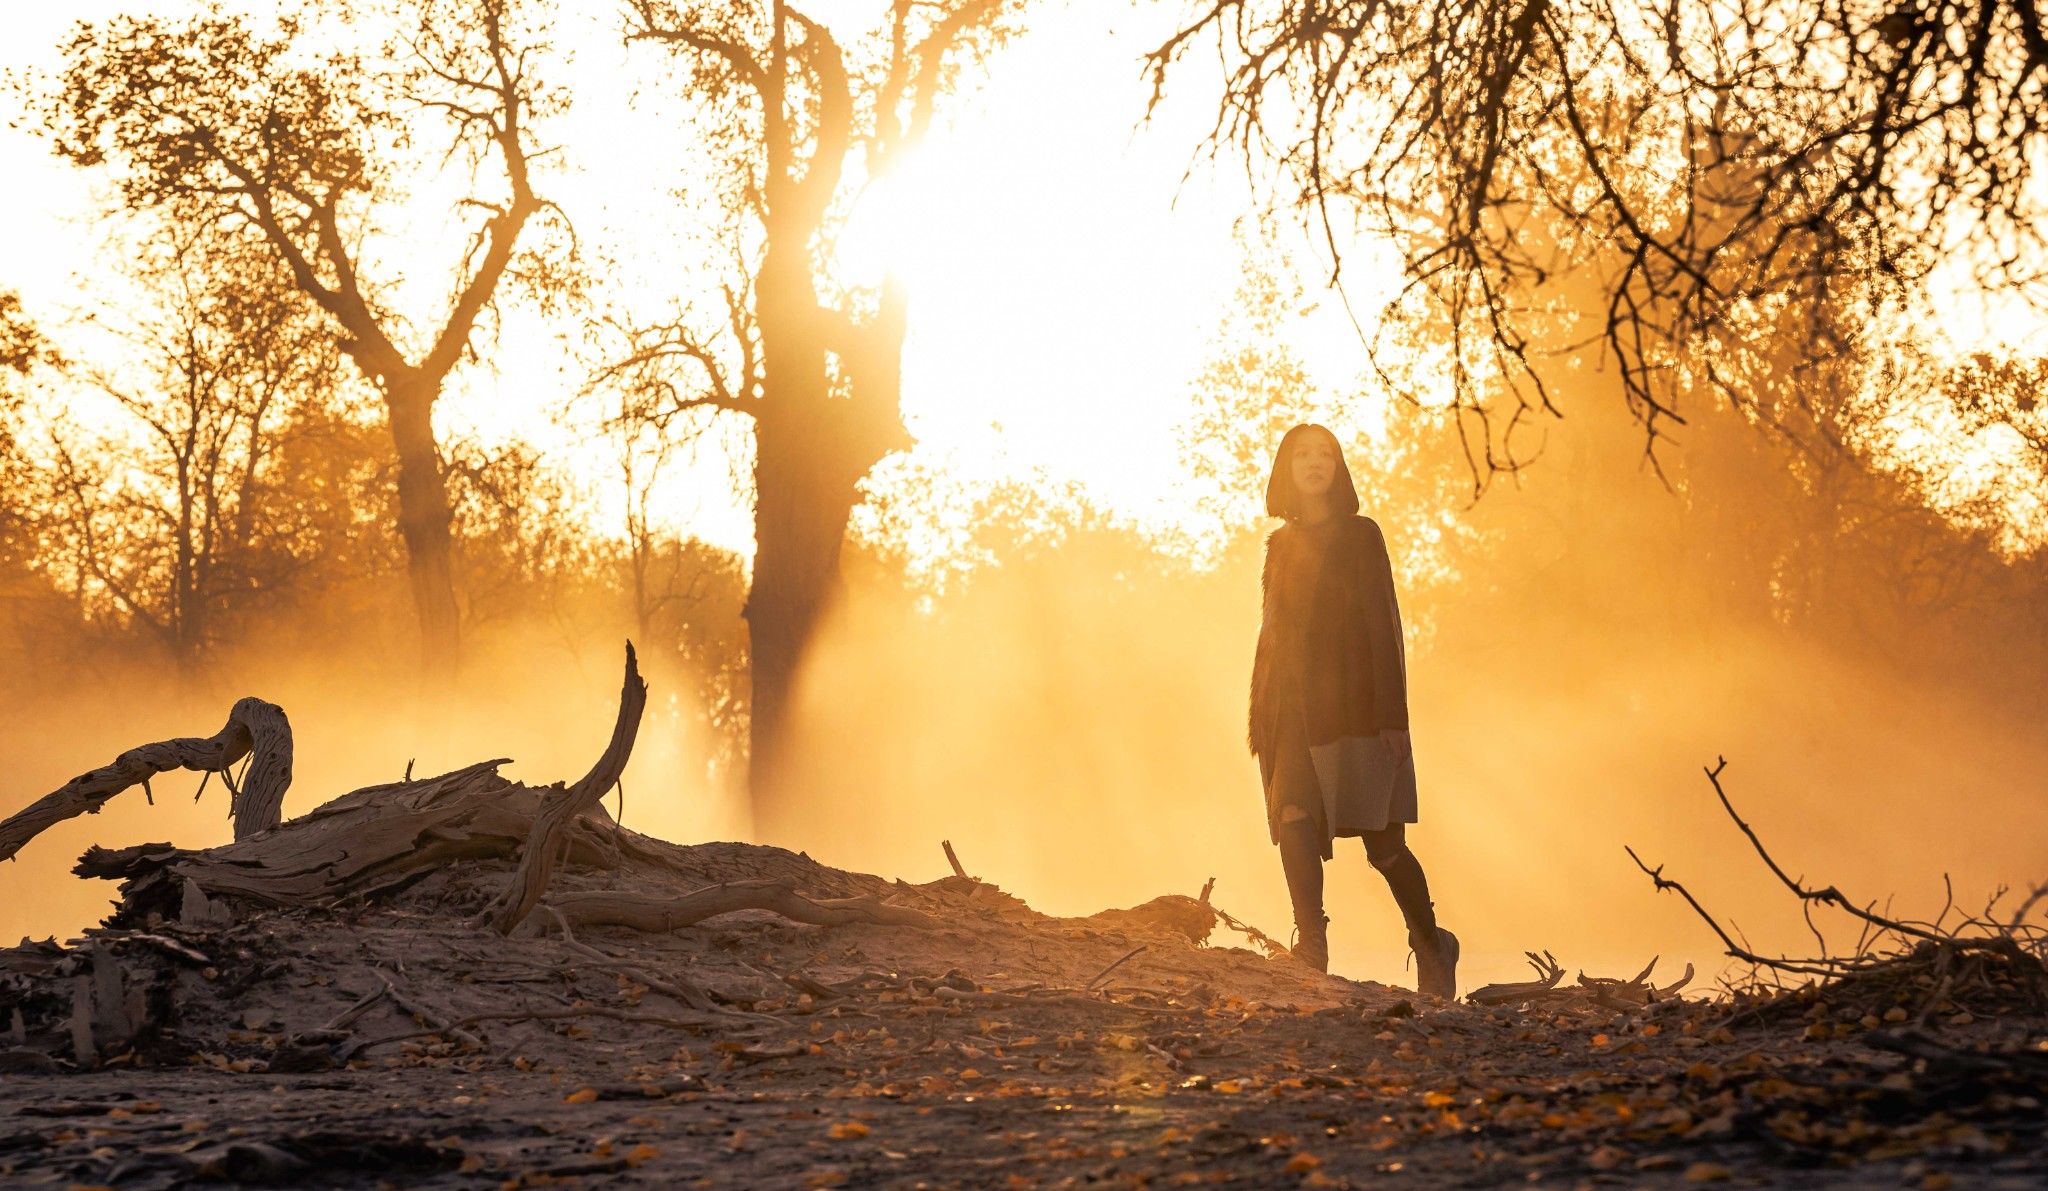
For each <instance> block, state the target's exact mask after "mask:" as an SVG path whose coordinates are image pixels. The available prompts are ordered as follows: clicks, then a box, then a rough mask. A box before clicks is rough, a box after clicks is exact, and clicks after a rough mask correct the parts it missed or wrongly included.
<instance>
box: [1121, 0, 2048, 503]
mask: <svg viewBox="0 0 2048 1191" xmlns="http://www.w3.org/2000/svg"><path fill="white" fill-rule="evenodd" d="M1184 11H1186V12H1187V14H1188V15H1187V17H1186V19H1185V20H1184V21H1183V22H1182V23H1181V24H1180V25H1179V27H1178V28H1177V29H1176V30H1175V32H1174V33H1173V34H1172V36H1171V37H1169V38H1168V39H1167V40H1166V41H1165V42H1164V43H1163V44H1161V45H1160V46H1159V47H1158V48H1157V50H1156V51H1155V52H1154V53H1153V54H1152V55H1150V59H1149V61H1150V69H1151V72H1152V76H1153V79H1154V83H1155V87H1156V88H1158V89H1159V90H1157V91H1155V103H1156V102H1157V98H1156V96H1157V95H1158V94H1160V93H1161V92H1162V91H1163V88H1164V86H1165V84H1166V82H1167V80H1168V78H1169V76H1170V75H1172V74H1173V73H1174V72H1175V71H1176V70H1193V69H1199V68H1200V67H1198V66H1197V65H1196V64H1195V62H1190V61H1188V59H1189V58H1190V54H1191V52H1193V51H1195V50H1196V49H1197V47H1199V46H1204V45H1209V44H1213V45H1214V47H1215V49H1216V50H1217V51H1218V53H1219V55H1220V59H1221V65H1222V69H1223V74H1224V83H1225V88H1224V96H1223V100H1222V103H1221V106H1220V108H1219V109H1218V113H1217V118H1216V121H1215V124H1214V128H1213V132H1212V134H1211V137H1212V140H1211V143H1212V144H1213V145H1215V146H1234V147H1235V148H1236V149H1237V150H1238V151H1241V152H1242V153H1243V154H1244V155H1245V156H1246V157H1247V159H1248V160H1256V161H1259V162H1267V161H1270V162H1273V163H1276V164H1277V165H1278V167H1279V175H1278V176H1279V178H1280V181H1279V182H1278V183H1277V184H1276V190H1275V194H1276V196H1277V197H1278V198H1279V199H1281V200H1283V201H1284V202H1289V203H1293V202H1298V203H1299V204H1301V205H1302V207H1303V208H1304V209H1305V210H1306V211H1308V212H1309V213H1310V214H1311V215H1312V217H1313V218H1314V219H1315V220H1316V221H1317V225H1318V226H1319V227H1320V228H1321V230H1322V231H1323V233H1324V235H1325V237H1326V239H1327V244H1328V247H1329V249H1330V251H1331V252H1332V253H1333V254H1334V256H1335V257H1336V259H1337V260H1338V261H1339V262H1340V263H1341V261H1342V259H1343V255H1344V251H1345V249H1346V248H1348V247H1350V246H1351V244H1352V243H1354V241H1353V239H1352V237H1353V236H1354V235H1356V236H1360V237H1363V238H1367V239H1377V238H1384V240H1385V241H1386V242H1388V243H1390V244H1392V245H1393V247H1394V250H1395V251H1396V252H1397V253H1398V256H1399V260H1400V263H1401V265H1402V267H1403V269H1404V271H1405V274H1406V278H1407V287H1406V289H1404V290H1403V291H1402V294H1401V296H1400V298H1398V299H1396V303H1397V305H1399V306H1401V307H1403V308H1404V309H1406V310H1408V311H1409V312H1410V313H1415V312H1417V311H1419V312H1421V313H1423V314H1425V315H1426V316H1427V317H1428V318H1430V319H1432V320H1435V321H1436V322H1438V323H1439V324H1440V325H1441V326H1442V327H1443V328H1444V334H1445V335H1446V337H1447V338H1448V339H1449V341H1450V343H1451V352H1450V355H1449V357H1448V361H1447V363H1448V368H1447V372H1448V375H1449V378H1450V381H1451V385H1452V387H1453V389H1454V390H1455V396H1456V399H1457V401H1458V404H1459V405H1460V407H1461V408H1462V409H1464V410H1465V411H1467V412H1468V413H1469V414H1471V415H1473V418H1474V420H1475V421H1476V423H1477V426H1478V428H1479V429H1481V430H1483V432H1484V433H1485V434H1486V439H1485V449H1484V451H1483V452H1475V462H1476V467H1477V469H1479V470H1481V471H1486V470H1491V469H1500V468H1512V467H1514V466H1516V465H1517V464H1518V462H1519V461H1520V460H1521V459H1522V458H1523V455H1522V454H1521V452H1519V451H1518V450H1517V449H1516V448H1515V446H1514V445H1513V444H1512V443H1509V442H1507V441H1506V436H1507V435H1508V434H1510V433H1511V432H1512V430H1513V428H1514V427H1515V425H1516V424H1517V423H1518V422H1519V421H1520V420H1521V419H1522V417H1523V416H1524V415H1526V414H1529V413H1532V412H1537V411H1544V412H1550V413H1555V412H1557V407H1556V405H1555V403H1554V398H1555V396H1556V394H1557V390H1558V386H1559V385H1560V384H1561V383H1571V384H1574V385H1576V383H1577V382H1576V381H1575V380H1574V381H1571V382H1562V381H1560V379H1559V376H1560V373H1559V372H1550V373H1548V374H1546V370H1545V369H1544V368H1543V367H1542V366H1541V360H1542V358H1543V357H1544V356H1545V355H1546V354H1548V353H1550V352H1552V351H1555V350H1558V349H1570V348H1572V347H1573V346H1575V345H1576V344H1578V343H1579V342H1580V341H1585V340H1590V341H1596V342H1599V341H1604V345H1605V349H1606V351H1607V353H1608V354H1609V355H1611V357H1612V358H1613V360H1614V361H1615V362H1616V363H1617V364H1618V370H1619V381H1620V385H1621V390H1622V393H1623V395H1624V396H1625V398H1626V399H1627V401H1628V403H1629V406H1630V408H1631V409H1632V410H1633V412H1634V413H1635V414H1636V415H1637V416H1638V417H1639V418H1640V419H1641V420H1642V421H1643V423H1644V424H1645V425H1646V426H1647V428H1648V431H1649V433H1650V436H1651V444H1652V445H1653V446H1654V444H1655V442H1656V436H1657V435H1658V434H1659V433H1661V432H1662V431H1663V430H1665V429H1666V428H1667V424H1668V423H1669V422H1673V421H1683V418H1681V417H1680V416H1679V409H1678V402H1679V399H1680V397H1681V396H1682V395H1683V394H1685V393H1687V392H1688V391H1691V390H1695V389H1698V388H1703V387H1704V388H1710V389H1714V390H1717V391H1718V392H1719V393H1720V394H1721V395H1722V396H1724V397H1726V398H1727V399H1729V400H1732V401H1734V402H1736V403H1738V404H1742V403H1745V402H1749V401H1752V400H1754V399H1755V398H1756V397H1757V394H1758V391H1759V390H1762V389H1766V388H1768V387H1769V386H1771V385H1773V384H1782V383H1786V382H1787V380H1788V378H1786V377H1784V376H1783V375H1782V373H1781V372H1778V371H1774V367H1773V364H1772V362H1771V361H1769V360H1764V359H1759V358H1757V357H1758V355H1759V345H1769V344H1770V343H1771V341H1772V340H1773V339H1774V338H1777V337H1782V336H1784V335H1785V334H1786V333H1787V332H1788V331H1792V332H1793V334H1794V340H1795V346H1796V347H1797V349H1798V351H1799V352H1800V353H1801V354H1804V355H1808V356H1813V355H1827V354H1831V353H1835V352H1838V351H1840V350H1842V348H1843V345H1842V344H1841V343H1840V342H1839V340H1838V336H1839V334H1840V332H1841V331H1842V330H1843V329H1844V327H1845V326H1846V325H1848V324H1846V323H1845V321H1844V320H1843V319H1841V318H1839V317H1830V316H1827V315H1826V314H1825V313H1824V312H1826V311H1828V310H1829V309H1830V308H1832V309H1834V310H1837V311H1839V310H1841V309H1843V308H1845V307H1846V306H1847V305H1850V304H1855V303H1861V304H1862V305H1863V306H1864V309H1865V311H1866V313H1871V314H1875V313H1877V308H1878V307H1880V306H1881V305H1882V304H1884V303H1888V302H1892V301H1895V300H1896V299H1897V298H1898V297H1899V295H1900V293H1901V292H1910V291H1911V288H1912V286H1913V285H1914V283H1916V282H1918V281H1920V280H1922V279H1924V278H1925V277H1926V276H1927V275H1928V273H1929V272H1930V271H1931V270H1932V269H1933V268H1935V267H1936V266H1937V265H1938V264H1942V263H1943V262H1944V260H1945V259H1948V258H1951V257H1952V256H1953V255H1954V248H1955V245H1957V244H1962V245H1964V246H1965V248H1966V249H1967V251H1968V259H1969V261H1970V262H1971V263H1972V264H1973V265H1975V266H1976V269H1977V279H1978V281H1979V283H1980V284H1982V285H1985V286H1987V287H2010V286H2014V285H2018V284H2024V283H2027V282H2029V281H2031V280H2033V276H2034V272H2035V271H2037V270H2038V267H2039V261H2040V259H2041V255H2040V249H2041V245H2042V239H2041V232H2042V230H2043V226H2044V224H2043V218H2042V216H2043V211H2042V208H2041V206H2040V204H2039V202H2038V199H2037V198H2035V197H2033V196H2030V194H2029V192H2030V191H2032V190H2034V189H2037V187H2036V170H2037V169H2038V167H2039V164H2040V162H2041V161H2042V160H2043V159H2044V156H2043V155H2044V152H2048V119H2044V116H2048V29H2044V26H2043V24H2042V14H2041V12H2040V11H2039V10H2038V8H2037V6H2036V4H2035V3H2034V2H2033V0H1961V2H1958V3H1949V4H1940V5H1930V6H1914V5H1904V6H1888V5H1884V4H1858V3H1850V2H1848V0H1738V2H1737V3H1734V4H1731V5H1722V6H1700V5H1691V4H1684V3H1680V2H1679V0H1633V2H1631V3H1624V4H1606V3H1599V2H1597V0H1456V2H1453V3H1445V4H1438V3H1417V2H1412V0H1394V2H1391V3H1389V2H1384V0H1192V2H1190V3H1189V4H1188V5H1187V6H1186V8H1185V10H1184ZM1197 60H1199V56H1198V58H1197ZM1574 275H1577V276H1580V277H1582V278H1583V279H1584V281H1583V283H1584V284H1586V285H1589V286H1591V287H1593V288H1594V290H1595V291H1596V292H1597V294H1598V296H1599V299H1600V300H1599V301H1598V302H1597V303H1594V304H1591V305H1590V307H1589V308H1590V310H1592V311H1594V312H1596V313H1595V314H1594V316H1593V318H1592V320H1591V322H1590V324H1589V323H1588V322H1587V321H1585V320H1584V319H1583V318H1581V319H1571V318H1568V317H1565V313H1566V312H1563V311H1560V310H1559V309H1558V308H1557V303H1556V301H1555V297H1556V295H1555V292H1554V287H1555V286H1557V285H1558V283H1559V282H1560V280H1561V279H1565V278H1569V277H1571V276H1574ZM1579 304H1580V305H1581V306H1582V307H1585V306H1586V305H1587V304H1585V303H1579ZM1766 350H1767V349H1766ZM1503 393H1504V394H1505V413H1506V416H1505V417H1504V418H1501V417H1498V416H1497V415H1499V414H1500V413H1501V412H1502V409H1501V403H1500V402H1499V401H1497V396H1498V395H1500V394H1503Z"/></svg>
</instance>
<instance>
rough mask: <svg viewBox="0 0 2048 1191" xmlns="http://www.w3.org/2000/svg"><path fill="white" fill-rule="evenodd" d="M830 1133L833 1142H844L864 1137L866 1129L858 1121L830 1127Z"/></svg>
mask: <svg viewBox="0 0 2048 1191" xmlns="http://www.w3.org/2000/svg"><path fill="white" fill-rule="evenodd" d="M830 1133H831V1134H832V1137H833V1139H834V1140H836V1141H846V1140H848V1139H850V1138H856V1137H866V1136H867V1135H868V1127H867V1126H866V1125H863V1124H861V1123H860V1122H859V1121H840V1122H838V1123H837V1124H835V1125H833V1126H832V1128H831V1130H830Z"/></svg>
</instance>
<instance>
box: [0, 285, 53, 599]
mask: <svg viewBox="0 0 2048 1191" xmlns="http://www.w3.org/2000/svg"><path fill="white" fill-rule="evenodd" d="M58 362H59V361H58V358H57V355H56V352H55V350H54V349H53V348H52V347H51V346H50V342H49V340H47V339H45V338H44V337H43V333H42V332H41V331H40V330H38V329H37V327H36V325H35V323H34V322H33V321H32V320H31V319H30V318H29V317H28V315H27V313H26V312H25V311H24V310H23V309H22V306H21V297H20V295H18V294H15V293H13V292H12V291H7V290H0V577H5V578H10V579H11V578H12V577H13V576H14V575H16V574H17V573H19V572H20V571H21V570H22V569H23V568H24V567H25V566H26V564H27V561H28V559H29V558H30V556H31V555H32V554H33V553H34V543H33V542H32V541H31V538H32V536H33V531H32V529H31V528H30V524H29V522H30V521H31V510H29V509H27V508H25V507H23V501H22V496H23V494H24V493H26V492H27V491H28V489H29V487H30V485H29V484H28V482H27V473H28V470H29V464H28V461H27V459H25V458H24V457H23V454H22V450H21V441H20V435H21V406H22V403H23V398H24V395H25V391H26V387H27V382H28V381H29V379H30V378H31V377H32V376H34V375H35V374H36V373H37V372H38V371H39V370H41V369H43V368H46V367H48V366H50V365H52V364H56V363H58Z"/></svg>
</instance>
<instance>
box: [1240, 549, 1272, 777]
mask: <svg viewBox="0 0 2048 1191" xmlns="http://www.w3.org/2000/svg"><path fill="white" fill-rule="evenodd" d="M1275 536H1277V531H1275V534H1269V535H1267V537H1266V561H1265V565H1264V567H1262V568H1261V570H1260V572H1259V643H1258V647H1257V649H1256V650H1255V651H1254V652H1253V654H1252V697H1251V707H1250V709H1249V712H1248V715H1247V722H1246V726H1245V743H1246V744H1248V745H1250V746H1251V750H1252V752H1254V753H1257V754H1260V755H1262V756H1263V755H1264V754H1265V752H1266V745H1267V744H1268V741H1266V740H1265V739H1264V737H1263V735H1262V734H1261V732H1260V728H1261V726H1262V725H1263V724H1265V723H1266V721H1267V720H1269V719H1270V718H1271V717H1269V716H1266V715H1264V714H1263V713H1264V711H1265V709H1266V707H1265V704H1266V686H1267V672H1268V671H1269V670H1270V669H1271V667H1272V665H1273V640H1272V638H1273V605H1274V603H1275V602H1276V597H1275V595H1274V593H1273V584H1274V571H1275V563H1274V555H1275V553H1276V551H1275V550H1274V547H1273V538H1274V537H1275Z"/></svg>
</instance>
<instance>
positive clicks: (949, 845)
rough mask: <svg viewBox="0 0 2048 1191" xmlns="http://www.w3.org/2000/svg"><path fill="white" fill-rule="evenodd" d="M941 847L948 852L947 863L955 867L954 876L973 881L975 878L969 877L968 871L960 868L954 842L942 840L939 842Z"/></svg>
mask: <svg viewBox="0 0 2048 1191" xmlns="http://www.w3.org/2000/svg"><path fill="white" fill-rule="evenodd" d="M939 846H940V847H941V848H944V849H945V850H946V863H947V864H950V865H952V866H953V875H954V876H956V877H966V878H967V880H970V881H972V880H973V879H974V878H973V877H968V876H967V870H966V869H964V868H961V867H960V857H958V856H957V855H955V854H954V853H953V841H952V840H949V839H942V840H940V841H939Z"/></svg>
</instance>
